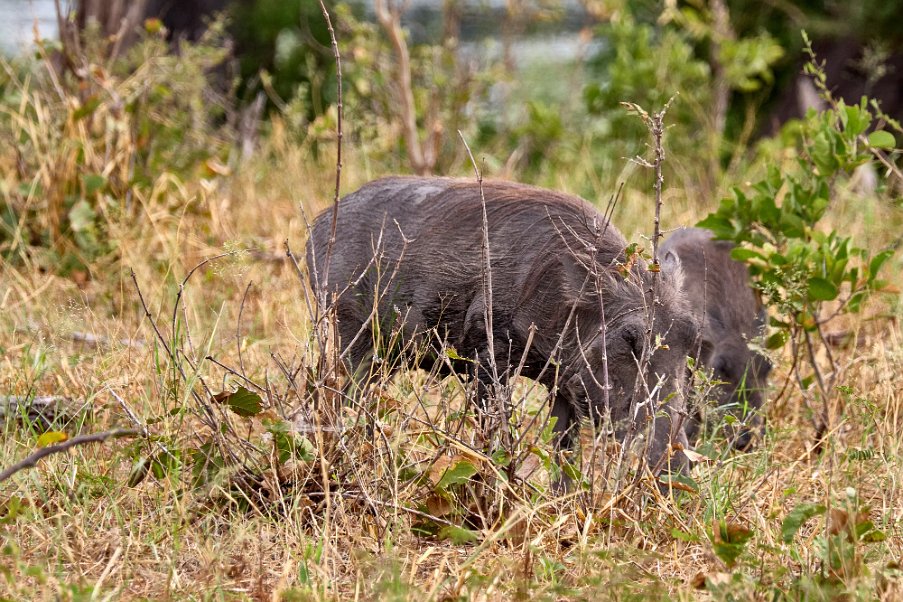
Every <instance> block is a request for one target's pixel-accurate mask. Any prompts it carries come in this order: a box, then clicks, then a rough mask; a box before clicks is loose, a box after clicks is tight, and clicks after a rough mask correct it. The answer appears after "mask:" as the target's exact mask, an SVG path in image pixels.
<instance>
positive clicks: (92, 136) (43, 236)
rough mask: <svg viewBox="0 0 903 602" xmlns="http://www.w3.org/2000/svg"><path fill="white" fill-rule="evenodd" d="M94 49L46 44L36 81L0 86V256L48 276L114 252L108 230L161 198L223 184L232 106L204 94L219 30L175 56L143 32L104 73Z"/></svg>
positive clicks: (13, 72)
mask: <svg viewBox="0 0 903 602" xmlns="http://www.w3.org/2000/svg"><path fill="white" fill-rule="evenodd" d="M91 35H92V34H91V33H90V32H88V33H87V37H88V39H92V38H91V37H90V36H91ZM95 41H96V43H94V44H90V45H86V48H87V49H86V50H84V51H82V52H81V53H80V54H76V53H75V51H73V50H72V49H71V48H62V47H55V46H54V45H53V44H51V43H50V42H45V43H44V44H43V45H42V46H40V47H39V53H38V60H39V67H40V71H38V70H37V69H34V65H33V64H30V63H27V62H26V63H25V64H24V65H22V66H21V67H22V68H21V69H19V68H18V67H19V65H9V64H4V65H3V66H4V67H5V69H4V70H3V72H2V73H3V75H0V139H2V140H3V141H4V147H5V150H4V151H3V152H2V158H0V161H2V162H3V163H4V164H5V165H6V166H7V167H8V169H5V170H4V172H5V177H4V178H3V180H2V185H0V254H2V255H3V256H5V257H20V258H25V257H27V256H29V255H30V254H31V253H32V251H34V250H35V249H36V248H44V249H49V250H51V253H50V254H49V255H48V257H50V259H49V260H45V261H43V263H44V264H45V267H47V268H50V269H53V270H59V271H62V272H63V273H67V272H69V271H71V270H76V269H78V270H84V269H87V267H88V266H89V265H90V264H91V263H92V262H93V261H94V260H96V259H97V258H99V257H102V256H105V255H107V254H109V253H111V252H115V246H116V242H115V241H114V240H111V236H110V234H111V233H110V229H109V225H110V224H111V223H113V222H123V223H124V222H125V220H129V219H136V218H138V217H139V216H140V215H141V202H142V201H152V202H159V201H160V199H161V197H163V196H164V195H159V194H158V193H159V191H160V189H165V188H167V187H170V186H172V185H174V186H176V187H181V181H183V180H197V179H200V178H203V177H211V176H215V175H216V174H217V173H218V172H219V173H222V172H223V171H224V170H225V167H224V166H223V162H226V161H228V155H229V151H230V148H231V140H232V138H233V137H232V135H231V128H230V127H229V125H228V123H229V119H228V117H229V116H230V113H229V110H230V108H231V107H230V103H229V101H228V100H227V99H226V97H224V96H222V95H218V94H217V93H216V92H215V91H214V88H212V87H211V86H210V85H209V79H210V77H211V76H210V73H211V70H212V69H213V68H214V67H216V66H217V65H219V64H220V63H221V62H222V61H223V59H224V58H225V52H226V51H225V50H223V48H224V44H223V43H222V32H221V27H219V26H214V27H212V28H211V29H210V31H209V32H208V33H207V34H206V35H205V37H204V38H203V39H202V40H200V41H199V42H198V43H196V44H189V43H185V44H182V46H181V48H180V52H179V54H178V55H176V54H173V53H171V52H170V48H169V45H168V44H167V43H166V41H165V40H164V39H163V37H162V32H160V31H159V29H158V28H156V27H154V26H153V23H149V24H148V31H147V32H146V33H145V36H144V39H143V40H142V41H141V42H140V43H138V44H137V45H135V46H134V47H133V48H131V49H130V51H129V52H128V53H127V55H126V56H125V57H123V58H122V59H119V60H117V61H115V62H112V63H110V62H109V61H107V60H105V59H104V58H103V57H104V56H105V55H104V52H103V49H102V48H101V46H102V45H103V44H102V43H101V41H98V40H95ZM59 57H62V58H63V59H64V60H65V61H66V62H67V63H69V64H70V65H71V67H70V68H67V69H62V70H61V69H59V68H58V66H57V63H58V60H57V59H58V58H59ZM35 71H37V73H36V74H35V73H34V72H35ZM227 94H228V93H227ZM155 191H156V192H155ZM182 198H183V199H184V195H183V197H182Z"/></svg>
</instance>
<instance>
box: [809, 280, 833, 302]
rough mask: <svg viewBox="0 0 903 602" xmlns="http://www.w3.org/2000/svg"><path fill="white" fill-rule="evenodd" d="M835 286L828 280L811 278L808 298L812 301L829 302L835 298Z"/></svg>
mask: <svg viewBox="0 0 903 602" xmlns="http://www.w3.org/2000/svg"><path fill="white" fill-rule="evenodd" d="M838 292H839V291H838V290H837V285H835V284H834V283H833V282H831V281H830V280H827V279H825V278H821V277H819V276H813V277H812V278H810V279H809V298H810V299H812V300H814V301H830V300H832V299H836V298H837V294H838Z"/></svg>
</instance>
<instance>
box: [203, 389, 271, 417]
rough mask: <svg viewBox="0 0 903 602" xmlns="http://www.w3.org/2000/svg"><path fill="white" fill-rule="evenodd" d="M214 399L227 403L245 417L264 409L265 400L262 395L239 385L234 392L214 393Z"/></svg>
mask: <svg viewBox="0 0 903 602" xmlns="http://www.w3.org/2000/svg"><path fill="white" fill-rule="evenodd" d="M213 401H215V402H217V403H225V404H227V405H228V406H229V409H230V410H232V411H233V412H235V413H236V414H238V415H239V416H243V417H245V418H247V417H249V416H256V415H257V414H259V413H260V412H261V411H262V409H263V400H261V398H260V395H258V394H257V393H254V392H252V391H248V390H247V389H245V388H244V387H238V389H237V390H236V391H235V392H234V393H220V394H218V395H214V396H213Z"/></svg>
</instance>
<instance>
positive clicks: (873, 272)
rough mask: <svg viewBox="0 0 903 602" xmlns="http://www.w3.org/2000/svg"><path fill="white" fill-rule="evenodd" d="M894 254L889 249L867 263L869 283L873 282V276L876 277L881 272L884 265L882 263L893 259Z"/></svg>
mask: <svg viewBox="0 0 903 602" xmlns="http://www.w3.org/2000/svg"><path fill="white" fill-rule="evenodd" d="M893 255H894V252H893V250H891V249H888V250H886V251H881V252H880V253H878V254H877V255H875V256H874V257H872V260H871V261H870V262H869V282H872V281H873V280H875V276H877V275H878V272H879V271H880V270H881V266H883V265H884V262H885V261H887V260H888V259H890V258H891V257H893Z"/></svg>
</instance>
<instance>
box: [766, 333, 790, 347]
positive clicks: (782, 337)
mask: <svg viewBox="0 0 903 602" xmlns="http://www.w3.org/2000/svg"><path fill="white" fill-rule="evenodd" d="M789 339H790V333H789V332H788V331H786V330H779V331H777V332H776V333H774V334H773V335H771V336H770V337H768V339H766V340H765V348H766V349H780V348H781V347H783V346H784V345H785V344H786V343H787V341H788V340H789Z"/></svg>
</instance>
